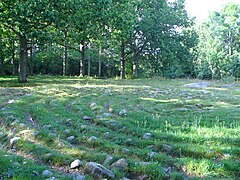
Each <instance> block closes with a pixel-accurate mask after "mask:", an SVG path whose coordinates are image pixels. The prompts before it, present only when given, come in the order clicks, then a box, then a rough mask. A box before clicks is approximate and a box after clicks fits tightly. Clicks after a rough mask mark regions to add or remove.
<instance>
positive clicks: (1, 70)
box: [0, 49, 3, 75]
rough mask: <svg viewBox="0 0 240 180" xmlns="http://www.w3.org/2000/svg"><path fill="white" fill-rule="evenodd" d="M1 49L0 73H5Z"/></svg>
mask: <svg viewBox="0 0 240 180" xmlns="http://www.w3.org/2000/svg"><path fill="white" fill-rule="evenodd" d="M0 51H1V52H0V75H3V53H2V50H1V49H0Z"/></svg>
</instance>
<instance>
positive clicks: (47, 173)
mask: <svg viewBox="0 0 240 180" xmlns="http://www.w3.org/2000/svg"><path fill="white" fill-rule="evenodd" d="M52 175H53V172H52V171H49V170H44V171H43V172H42V176H45V177H50V176H52Z"/></svg>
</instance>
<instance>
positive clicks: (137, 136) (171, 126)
mask: <svg viewBox="0 0 240 180" xmlns="http://www.w3.org/2000/svg"><path fill="white" fill-rule="evenodd" d="M193 82H200V81H199V80H190V79H176V80H169V79H161V78H156V79H139V80H114V79H109V80H101V79H88V78H78V77H49V76H35V77H29V82H28V83H26V84H19V83H17V79H16V77H0V124H1V127H0V144H1V151H0V161H2V162H1V163H0V164H4V166H3V165H1V166H0V179H1V178H9V179H23V178H25V179H31V178H36V179H41V178H43V177H42V176H41V172H42V171H43V170H44V169H53V171H54V177H57V178H59V179H71V178H70V176H69V173H72V172H74V171H75V170H74V171H73V170H70V168H69V164H70V163H71V162H72V161H73V160H74V159H81V160H82V161H83V163H86V162H89V161H94V162H98V163H101V164H102V163H103V162H104V161H105V159H106V156H107V155H111V156H113V159H112V160H111V161H110V162H108V163H107V164H106V165H105V166H106V167H107V168H109V167H110V164H111V163H113V162H115V161H116V160H118V159H120V158H123V157H125V158H126V159H127V161H128V168H127V169H125V170H124V171H122V172H115V173H116V177H117V179H120V178H122V177H123V176H125V177H128V178H129V179H137V178H138V177H139V176H143V175H145V177H146V178H147V179H184V178H189V179H200V178H204V179H237V178H238V177H240V158H239V157H240V84H239V83H236V82H221V81H211V82H210V81H209V83H210V84H211V86H209V87H207V88H189V87H185V86H184V84H187V83H193ZM91 103H96V106H94V108H92V107H90V104H91ZM123 109H125V110H126V111H127V113H126V115H119V112H120V111H121V110H123ZM104 113H108V114H110V116H108V117H104ZM84 116H89V117H91V119H92V120H90V121H85V120H83V117H84ZM66 129H67V130H69V132H67V133H66V131H64V130H66ZM23 130H28V131H23ZM106 132H108V133H107V134H106ZM144 133H151V134H152V136H151V138H149V139H144V138H143V134H144ZM69 136H74V137H75V138H74V139H73V140H72V141H69V140H67V137H69ZM91 136H95V137H97V138H98V139H97V140H94V141H91V140H89V138H90V137H91ZM12 137H21V140H20V141H19V142H18V143H17V144H16V147H15V148H12V147H11V146H10V145H9V140H10V139H11V138H12ZM166 145H168V147H170V149H169V148H166ZM124 149H127V150H128V151H127V152H124ZM151 152H156V154H155V155H154V156H149V153H151ZM25 161H26V162H27V163H22V162H25ZM140 162H150V164H148V165H142V164H141V163H140ZM15 165H17V167H15ZM82 169H83V167H81V168H80V169H79V172H80V173H82ZM166 169H171V170H170V171H168V172H166ZM88 177H89V178H91V176H88Z"/></svg>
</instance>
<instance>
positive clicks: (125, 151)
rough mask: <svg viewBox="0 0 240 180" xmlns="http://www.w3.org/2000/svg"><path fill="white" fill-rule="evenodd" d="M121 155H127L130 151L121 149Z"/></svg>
mask: <svg viewBox="0 0 240 180" xmlns="http://www.w3.org/2000/svg"><path fill="white" fill-rule="evenodd" d="M122 153H123V154H129V153H130V150H129V149H127V148H122Z"/></svg>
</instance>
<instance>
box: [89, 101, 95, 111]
mask: <svg viewBox="0 0 240 180" xmlns="http://www.w3.org/2000/svg"><path fill="white" fill-rule="evenodd" d="M89 107H90V108H91V109H92V110H95V109H97V104H96V103H91V104H90V105H89Z"/></svg>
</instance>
